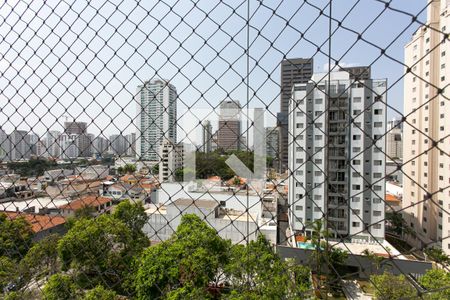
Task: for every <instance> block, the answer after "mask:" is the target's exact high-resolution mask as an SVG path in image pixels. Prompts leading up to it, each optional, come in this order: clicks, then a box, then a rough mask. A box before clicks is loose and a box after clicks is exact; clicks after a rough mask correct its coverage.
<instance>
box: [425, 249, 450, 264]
mask: <svg viewBox="0 0 450 300" xmlns="http://www.w3.org/2000/svg"><path fill="white" fill-rule="evenodd" d="M424 252H425V254H426V255H427V256H428V258H429V259H431V260H433V261H435V262H437V263H439V264H448V263H449V262H450V257H449V256H448V255H447V254H445V253H444V251H443V250H442V249H441V248H437V247H431V248H426V249H425V250H424Z"/></svg>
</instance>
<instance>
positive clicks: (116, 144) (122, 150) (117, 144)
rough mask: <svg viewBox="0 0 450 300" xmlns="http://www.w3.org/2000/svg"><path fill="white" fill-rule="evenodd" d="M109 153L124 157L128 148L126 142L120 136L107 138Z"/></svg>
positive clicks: (114, 135) (123, 137) (124, 138)
mask: <svg viewBox="0 0 450 300" xmlns="http://www.w3.org/2000/svg"><path fill="white" fill-rule="evenodd" d="M109 146H110V151H111V152H112V153H113V154H115V155H119V156H125V155H126V153H127V150H128V148H129V145H128V140H127V138H126V137H125V136H123V135H121V134H113V135H111V136H110V137H109Z"/></svg>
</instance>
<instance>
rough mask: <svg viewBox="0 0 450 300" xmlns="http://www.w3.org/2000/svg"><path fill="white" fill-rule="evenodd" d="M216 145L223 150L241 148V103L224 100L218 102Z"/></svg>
mask: <svg viewBox="0 0 450 300" xmlns="http://www.w3.org/2000/svg"><path fill="white" fill-rule="evenodd" d="M217 147H218V148H219V149H222V150H223V151H234V150H240V149H241V104H240V103H239V101H234V100H225V101H222V103H221V104H220V114H219V129H218V130H217Z"/></svg>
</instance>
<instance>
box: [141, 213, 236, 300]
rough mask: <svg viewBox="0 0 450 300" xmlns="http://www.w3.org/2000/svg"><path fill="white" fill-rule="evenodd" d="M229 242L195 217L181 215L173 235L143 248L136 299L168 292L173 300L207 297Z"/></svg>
mask: <svg viewBox="0 0 450 300" xmlns="http://www.w3.org/2000/svg"><path fill="white" fill-rule="evenodd" d="M227 249H229V242H228V241H225V240H222V239H221V238H220V237H219V236H218V235H217V234H216V232H215V230H214V229H212V228H211V227H209V226H207V225H206V224H205V223H204V222H203V221H202V220H201V219H200V218H199V217H198V216H195V215H184V216H183V217H182V219H181V223H180V225H179V226H178V228H177V230H176V232H175V234H174V236H173V237H172V238H171V239H169V240H168V241H165V242H162V243H161V244H158V245H156V246H153V247H150V248H148V249H146V250H145V251H144V253H143V255H142V257H141V259H140V261H139V269H138V271H137V274H136V279H135V288H136V292H137V296H138V299H148V298H150V299H153V298H158V297H160V296H162V295H165V294H167V293H169V292H171V291H173V290H175V289H179V288H181V289H182V290H181V291H178V292H171V293H170V297H171V298H172V299H178V298H180V297H182V296H183V297H185V296H187V295H192V294H195V295H199V294H201V295H203V296H202V298H205V297H207V296H208V295H207V294H206V287H207V286H208V284H209V283H210V282H212V281H215V276H216V275H217V274H218V271H219V269H220V268H222V267H223V266H224V264H225V263H226V261H227Z"/></svg>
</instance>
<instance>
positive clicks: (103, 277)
mask: <svg viewBox="0 0 450 300" xmlns="http://www.w3.org/2000/svg"><path fill="white" fill-rule="evenodd" d="M144 247H145V245H142V244H140V243H139V241H135V240H134V239H133V234H132V232H131V230H130V229H129V228H128V227H127V225H125V224H124V223H123V222H122V221H120V220H119V219H117V218H114V217H112V216H110V215H102V216H100V217H98V218H96V219H80V220H78V221H77V222H76V223H75V224H74V225H73V227H72V228H71V229H70V230H69V232H68V233H67V234H66V235H65V236H64V237H63V238H62V239H61V240H60V241H59V243H58V252H59V257H60V258H61V261H62V264H63V269H68V268H69V267H71V268H73V269H74V270H76V271H78V272H80V273H81V274H83V275H84V276H88V277H89V283H90V284H91V285H94V286H95V285H96V284H97V283H99V282H104V283H106V284H108V286H114V287H117V289H119V287H120V282H121V281H122V278H124V276H126V274H127V273H128V272H130V267H129V265H130V263H131V262H132V260H133V257H134V256H135V255H139V254H140V252H141V251H142V249H143V248H144Z"/></svg>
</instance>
